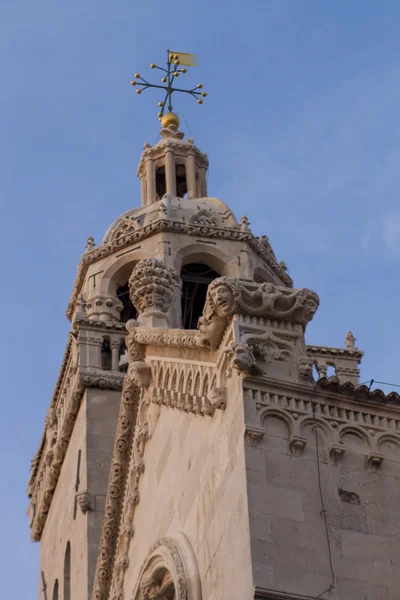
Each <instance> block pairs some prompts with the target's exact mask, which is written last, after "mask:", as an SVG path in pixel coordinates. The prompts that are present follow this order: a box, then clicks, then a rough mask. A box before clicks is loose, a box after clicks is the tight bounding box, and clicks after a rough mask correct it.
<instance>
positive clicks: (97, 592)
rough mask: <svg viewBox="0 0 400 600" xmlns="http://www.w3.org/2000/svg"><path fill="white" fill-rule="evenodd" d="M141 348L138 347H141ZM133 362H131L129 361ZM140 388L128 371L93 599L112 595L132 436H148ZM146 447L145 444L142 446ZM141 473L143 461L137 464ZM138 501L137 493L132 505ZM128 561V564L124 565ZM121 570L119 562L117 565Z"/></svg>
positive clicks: (130, 534)
mask: <svg viewBox="0 0 400 600" xmlns="http://www.w3.org/2000/svg"><path fill="white" fill-rule="evenodd" d="M138 351H139V349H138ZM130 366H132V365H130ZM140 395H141V389H140V388H139V387H138V386H137V385H136V384H135V382H134V381H132V380H131V379H130V377H129V375H128V376H127V377H126V378H125V382H124V387H123V390H122V397H121V406H120V413H119V417H118V423H117V433H116V437H115V444H114V451H113V457H112V462H111V469H110V479H109V482H108V489H107V497H106V506H105V511H104V520H103V527H102V532H101V537H100V543H99V553H98V559H97V565H96V572H95V576H94V586H93V596H92V597H93V600H106V599H107V598H108V597H109V591H110V585H111V578H112V573H113V564H114V556H115V547H116V543H117V534H118V528H119V524H120V520H121V514H122V507H123V502H124V491H125V485H126V480H127V475H128V469H129V462H130V458H131V454H132V446H133V438H134V432H135V429H136V436H139V437H140V438H143V443H144V441H145V440H146V439H147V430H141V431H138V429H139V428H138V427H137V424H136V421H137V414H138V407H139V401H140ZM143 449H144V447H143ZM138 473H140V465H138ZM138 501H139V496H138V492H137V497H136V498H135V499H134V501H133V505H134V504H135V503H137V502H138ZM125 534H126V536H127V537H128V539H130V538H131V537H132V535H133V527H131V528H130V529H128V530H127V531H125ZM124 565H125V566H124ZM119 566H120V567H121V568H122V571H123V572H124V568H126V567H127V566H128V563H127V558H126V560H125V561H124V564H123V565H119ZM116 568H117V570H118V564H117V565H116Z"/></svg>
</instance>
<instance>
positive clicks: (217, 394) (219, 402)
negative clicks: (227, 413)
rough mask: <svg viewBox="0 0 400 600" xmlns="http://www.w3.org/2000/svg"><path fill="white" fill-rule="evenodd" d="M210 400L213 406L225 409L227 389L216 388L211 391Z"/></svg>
mask: <svg viewBox="0 0 400 600" xmlns="http://www.w3.org/2000/svg"><path fill="white" fill-rule="evenodd" d="M209 400H210V403H211V406H213V408H218V409H220V410H223V409H224V408H225V407H226V389H221V388H214V389H213V390H211V392H210V395H209Z"/></svg>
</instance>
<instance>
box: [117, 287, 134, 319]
mask: <svg viewBox="0 0 400 600" xmlns="http://www.w3.org/2000/svg"><path fill="white" fill-rule="evenodd" d="M117 298H118V300H121V302H122V304H123V308H122V310H121V316H120V319H119V320H120V323H127V322H128V321H129V319H136V317H137V310H136V308H135V307H134V306H133V304H132V302H131V299H130V297H129V285H128V282H126V283H125V284H124V285H121V286H120V287H119V288H117Z"/></svg>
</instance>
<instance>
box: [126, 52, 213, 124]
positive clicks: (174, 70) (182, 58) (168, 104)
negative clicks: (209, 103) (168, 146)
mask: <svg viewBox="0 0 400 600" xmlns="http://www.w3.org/2000/svg"><path fill="white" fill-rule="evenodd" d="M167 52H168V59H167V68H166V69H164V67H159V66H158V65H156V64H155V63H151V65H150V68H151V69H158V70H159V71H163V72H164V73H165V75H164V76H163V77H162V79H161V82H162V83H163V84H165V85H156V84H154V83H149V82H148V81H146V79H144V77H142V76H141V75H140V73H135V79H134V80H133V81H131V85H133V86H141V87H139V89H137V90H136V93H137V94H141V93H142V91H143V90H147V88H158V89H161V90H164V91H165V92H166V94H165V98H164V101H163V102H159V103H158V106H159V107H160V112H159V113H158V116H159V118H160V119H161V118H162V116H163V115H164V112H165V109H166V108H168V112H172V94H173V93H174V92H182V93H184V94H189V95H190V96H193V98H195V99H196V100H197V103H198V104H203V100H202V98H205V97H206V96H207V93H206V92H200V91H199V90H201V89H202V88H203V84H202V83H199V84H198V85H196V87H194V88H193V89H191V90H183V89H181V88H177V87H174V81H175V79H176V78H177V77H179V76H180V74H185V73H186V72H187V69H185V67H183V68H181V69H180V68H179V66H180V65H182V64H184V65H187V66H194V65H195V60H196V57H195V55H194V54H183V53H178V52H171V51H170V50H167Z"/></svg>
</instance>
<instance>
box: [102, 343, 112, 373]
mask: <svg viewBox="0 0 400 600" xmlns="http://www.w3.org/2000/svg"><path fill="white" fill-rule="evenodd" d="M101 368H102V369H103V371H111V369H112V352H111V344H110V340H109V339H108V338H104V340H103V345H102V346H101Z"/></svg>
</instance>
